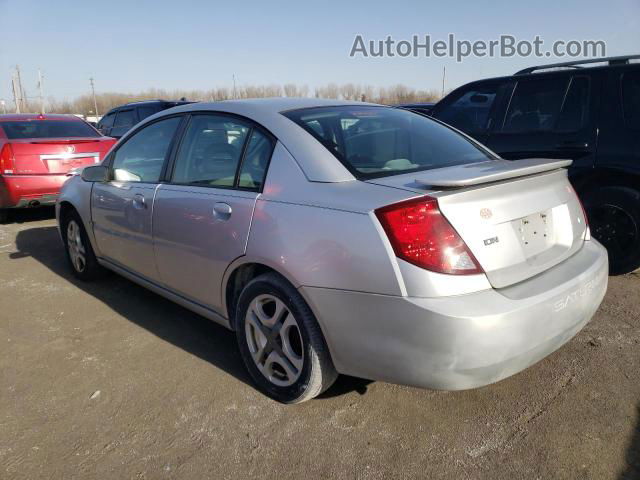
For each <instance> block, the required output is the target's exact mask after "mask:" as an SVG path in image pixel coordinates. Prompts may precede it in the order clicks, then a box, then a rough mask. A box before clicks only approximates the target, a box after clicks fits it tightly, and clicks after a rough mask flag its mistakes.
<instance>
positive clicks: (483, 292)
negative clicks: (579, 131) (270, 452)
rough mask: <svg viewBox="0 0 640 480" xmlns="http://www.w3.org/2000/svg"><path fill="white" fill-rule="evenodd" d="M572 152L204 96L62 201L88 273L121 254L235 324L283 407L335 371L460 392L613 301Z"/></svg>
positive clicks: (255, 373)
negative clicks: (548, 153) (505, 150)
mask: <svg viewBox="0 0 640 480" xmlns="http://www.w3.org/2000/svg"><path fill="white" fill-rule="evenodd" d="M569 163H570V161H566V160H560V161H558V160H541V159H532V160H525V161H520V162H516V163H511V162H508V161H505V160H501V159H499V158H498V157H497V156H496V155H495V154H493V153H492V152H490V151H488V150H486V149H485V148H484V147H482V146H481V145H479V144H477V143H476V142H474V141H473V140H471V139H470V138H468V137H466V136H465V135H463V134H461V133H460V132H458V131H456V130H454V129H452V128H450V127H448V126H446V125H444V124H441V123H439V122H437V121H435V120H432V119H429V118H426V117H424V116H421V115H417V114H415V113H412V112H409V111H405V110H400V109H393V108H388V107H383V106H379V105H372V104H366V103H350V102H343V101H327V100H317V99H290V98H285V99H263V100H243V101H226V102H219V103H197V104H190V105H184V106H180V107H176V108H172V109H170V110H166V111H163V112H161V113H158V114H156V115H154V116H152V117H149V118H147V119H146V120H145V121H143V122H142V123H140V124H138V125H137V126H136V127H135V128H133V129H132V130H131V131H130V132H128V134H127V135H125V136H124V137H123V138H122V139H121V140H120V141H119V142H118V143H117V144H116V145H115V146H114V147H113V148H112V150H111V151H110V153H109V154H108V155H107V157H106V158H105V160H104V162H103V163H102V165H100V166H94V167H88V168H85V169H84V170H83V171H82V174H81V175H78V176H74V177H71V178H70V179H69V181H68V182H67V183H66V184H65V185H64V187H63V189H62V193H61V195H60V198H59V201H58V204H57V208H56V214H57V218H58V222H59V228H60V233H61V236H62V239H63V242H64V244H65V247H66V251H67V255H68V258H69V261H70V264H71V266H72V268H73V271H74V273H75V275H76V276H77V277H79V278H80V279H85V280H88V279H92V278H94V277H96V276H97V275H98V274H99V273H100V270H101V268H102V267H106V268H108V269H110V270H113V271H115V272H117V273H119V274H121V275H123V276H125V277H127V278H129V279H131V280H133V281H134V282H137V283H139V284H141V285H143V286H145V287H147V288H149V289H151V290H153V291H155V292H157V293H158V294H160V295H163V296H165V297H167V298H169V299H171V300H173V301H175V302H177V303H179V304H181V305H183V306H185V307H186V308H189V309H191V310H193V311H195V312H197V313H199V314H201V315H204V316H205V317H208V318H210V319H212V320H214V321H216V322H219V323H220V324H222V325H224V326H226V327H228V328H230V329H233V330H234V331H235V332H236V337H237V341H238V345H239V348H240V352H241V354H242V358H243V360H244V362H245V364H246V367H247V369H248V371H249V372H250V374H251V377H252V378H253V380H254V381H255V383H256V384H257V386H258V387H259V388H260V389H261V390H262V391H263V392H264V393H266V394H267V395H269V396H271V397H273V398H275V399H277V400H279V401H282V402H286V403H297V402H302V401H304V400H307V399H310V398H313V397H315V396H316V395H318V394H320V393H321V392H323V391H324V390H325V389H327V388H328V387H329V386H330V385H331V384H332V382H333V381H334V380H335V378H336V376H337V374H338V373H343V374H349V375H353V376H357V377H364V378H368V379H374V380H383V381H388V382H395V383H401V384H407V385H414V386H419V387H426V388H435V389H450V390H458V389H468V388H474V387H479V386H483V385H487V384H490V383H492V382H496V381H498V380H500V379H503V378H505V377H508V376H509V375H512V374H514V373H516V372H519V371H521V370H523V369H524V368H526V367H528V366H530V365H532V364H533V363H535V362H537V361H538V360H540V359H542V358H544V357H545V356H546V355H548V354H549V353H551V352H553V351H554V350H556V349H557V348H559V347H560V346H562V345H563V344H564V343H566V342H567V341H568V340H570V339H571V338H572V337H573V336H574V335H575V334H576V333H577V332H578V331H579V330H580V329H581V328H582V327H583V326H584V325H585V324H586V323H587V322H588V321H589V320H590V318H591V317H592V316H593V314H594V312H595V311H596V309H597V308H598V306H599V305H600V302H601V301H602V298H603V296H604V294H605V290H606V287H607V255H606V252H605V250H604V249H603V248H602V246H601V245H600V244H598V243H597V242H596V241H594V240H592V239H591V238H590V234H589V228H588V225H587V224H586V220H585V216H584V212H583V210H582V208H581V205H580V202H579V200H578V198H577V197H576V194H575V192H574V191H573V189H572V188H571V186H570V184H569V182H568V181H567V175H566V170H565V169H564V168H563V167H566V166H567V165H568V164H569Z"/></svg>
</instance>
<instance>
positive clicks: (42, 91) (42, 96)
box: [38, 69, 44, 115]
mask: <svg viewBox="0 0 640 480" xmlns="http://www.w3.org/2000/svg"><path fill="white" fill-rule="evenodd" d="M43 78H44V77H43V76H42V72H41V71H40V69H38V90H39V91H40V113H41V114H42V115H44V86H43V85H42V79H43Z"/></svg>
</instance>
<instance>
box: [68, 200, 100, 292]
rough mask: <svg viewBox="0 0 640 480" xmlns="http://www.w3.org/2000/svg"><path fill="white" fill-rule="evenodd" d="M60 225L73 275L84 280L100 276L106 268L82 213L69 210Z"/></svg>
mask: <svg viewBox="0 0 640 480" xmlns="http://www.w3.org/2000/svg"><path fill="white" fill-rule="evenodd" d="M60 226H61V230H62V238H63V239H64V246H65V251H66V254H67V260H68V261H69V265H70V266H71V271H72V272H73V275H74V276H75V277H76V278H78V279H80V280H83V281H90V280H94V279H96V278H98V277H100V276H101V275H102V273H103V271H104V270H103V268H102V267H101V266H100V264H99V263H98V260H97V259H96V256H95V254H94V252H93V248H92V246H91V242H90V241H89V237H88V236H87V231H86V230H85V228H84V223H83V222H82V219H81V218H80V215H78V213H77V212H76V211H75V210H74V211H72V212H69V213H68V214H67V215H66V216H65V218H64V220H63V221H62V222H61V225H60Z"/></svg>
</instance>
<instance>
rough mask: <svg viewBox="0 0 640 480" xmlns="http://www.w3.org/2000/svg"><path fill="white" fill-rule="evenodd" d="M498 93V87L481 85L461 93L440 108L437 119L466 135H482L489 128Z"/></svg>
mask: <svg viewBox="0 0 640 480" xmlns="http://www.w3.org/2000/svg"><path fill="white" fill-rule="evenodd" d="M497 92H498V86H497V85H481V86H478V87H474V88H472V89H471V90H467V91H465V92H461V93H460V95H459V96H458V97H457V98H454V99H452V100H450V101H449V102H450V103H448V104H446V105H445V106H444V108H439V109H438V110H437V113H435V117H436V118H437V119H438V120H441V121H443V122H444V123H448V124H449V125H451V126H453V127H455V128H457V129H458V130H462V131H463V132H465V133H482V132H484V131H486V130H487V128H488V127H489V114H490V113H491V107H493V104H494V102H495V100H496V96H497Z"/></svg>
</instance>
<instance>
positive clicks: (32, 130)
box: [0, 120, 100, 140]
mask: <svg viewBox="0 0 640 480" xmlns="http://www.w3.org/2000/svg"><path fill="white" fill-rule="evenodd" d="M0 127H2V129H3V130H4V133H5V134H6V136H7V138H8V139H10V140H14V139H15V140H17V139H22V138H73V137H99V136H100V135H99V134H98V132H96V131H95V130H94V129H93V128H91V126H90V125H88V124H86V123H84V122H81V121H77V120H23V121H17V122H15V121H11V122H2V123H0Z"/></svg>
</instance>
